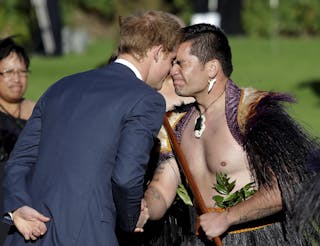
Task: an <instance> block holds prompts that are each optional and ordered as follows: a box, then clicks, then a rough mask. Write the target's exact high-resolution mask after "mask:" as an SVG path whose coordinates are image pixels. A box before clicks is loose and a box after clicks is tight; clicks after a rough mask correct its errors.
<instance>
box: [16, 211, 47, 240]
mask: <svg viewBox="0 0 320 246" xmlns="http://www.w3.org/2000/svg"><path fill="white" fill-rule="evenodd" d="M12 216H13V223H14V225H15V226H16V228H17V230H18V231H19V232H20V233H21V234H22V235H23V237H24V239H25V240H37V239H38V238H39V237H41V236H43V235H44V234H45V233H46V232H47V226H46V224H45V222H48V221H49V220H50V218H49V217H46V216H44V215H43V214H40V213H39V212H38V211H37V210H35V209H33V208H31V207H28V206H23V207H20V208H18V209H17V210H15V211H14V212H13V214H12Z"/></svg>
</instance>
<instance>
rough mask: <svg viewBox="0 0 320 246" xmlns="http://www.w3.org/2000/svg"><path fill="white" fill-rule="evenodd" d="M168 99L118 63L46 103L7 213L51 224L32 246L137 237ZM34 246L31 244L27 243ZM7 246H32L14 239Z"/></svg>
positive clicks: (30, 130) (32, 127)
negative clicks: (26, 212) (25, 213)
mask: <svg viewBox="0 0 320 246" xmlns="http://www.w3.org/2000/svg"><path fill="white" fill-rule="evenodd" d="M164 112H165V101H164V98H163V97H162V96H161V95H160V94H159V93H158V92H157V91H155V90H154V89H152V88H151V87H149V86H148V85H147V84H146V83H145V82H143V81H141V80H140V79H138V78H137V77H136V76H135V75H134V73H133V72H132V71H131V70H130V69H129V68H128V67H126V66H124V65H122V64H119V63H111V64H110V65H108V66H106V67H104V68H100V69H96V70H92V71H88V72H84V73H79V74H75V75H72V76H69V77H66V78H63V79H61V80H60V81H58V82H57V83H55V84H53V85H52V86H51V87H50V88H49V89H48V90H47V91H46V92H45V93H44V95H43V96H42V97H41V98H40V99H39V101H38V102H37V105H36V107H35V109H34V111H33V114H32V116H31V118H30V119H29V120H28V122H27V124H26V126H25V128H24V130H23V131H22V133H21V135H20V137H19V139H18V141H17V143H16V146H15V148H14V150H13V152H12V154H11V156H10V159H9V161H8V162H7V165H6V168H5V178H4V183H3V187H4V211H3V212H4V213H6V212H8V211H13V210H15V209H17V208H19V207H21V206H24V205H28V206H30V207H32V208H35V209H36V210H38V211H39V212H41V213H43V214H44V215H46V216H49V217H50V218H51V221H50V222H48V223H47V228H48V231H47V233H46V234H45V235H44V236H43V238H41V239H38V240H37V241H36V243H35V244H32V245H46V246H50V245H59V246H61V245H66V246H72V245H77V246H80V245H83V246H98V245H117V244H118V243H117V239H116V236H115V232H114V229H115V226H116V223H117V224H118V226H119V227H120V228H121V229H122V230H126V231H132V230H133V229H134V228H135V225H136V222H137V219H138V216H139V214H140V202H141V198H142V196H143V179H144V174H145V169H146V166H147V163H148V160H149V154H150V151H151V149H152V147H153V144H154V140H155V138H156V137H157V134H158V131H159V129H160V127H161V124H162V121H163V116H164ZM27 244H28V243H27ZM5 245H25V242H24V239H23V237H22V236H21V235H20V234H19V233H17V232H15V233H13V234H12V235H9V236H8V237H7V240H6V244H5Z"/></svg>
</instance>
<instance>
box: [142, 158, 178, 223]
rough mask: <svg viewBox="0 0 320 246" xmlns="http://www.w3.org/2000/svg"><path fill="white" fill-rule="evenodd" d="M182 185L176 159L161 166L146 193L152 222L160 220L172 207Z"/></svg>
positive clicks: (171, 159)
mask: <svg viewBox="0 0 320 246" xmlns="http://www.w3.org/2000/svg"><path fill="white" fill-rule="evenodd" d="M179 183H180V174H179V168H178V165H177V162H176V160H175V159H174V158H170V159H168V160H165V161H163V162H161V163H160V164H159V166H158V167H157V169H156V172H155V174H154V176H153V178H152V181H151V182H150V184H149V186H148V189H147V190H146V191H145V194H144V199H145V200H146V202H147V206H148V210H149V216H150V220H158V219H160V218H161V217H162V216H163V215H164V214H165V212H166V211H167V209H168V208H169V207H170V206H171V204H172V202H173V201H174V198H175V196H176V191H177V187H178V185H179Z"/></svg>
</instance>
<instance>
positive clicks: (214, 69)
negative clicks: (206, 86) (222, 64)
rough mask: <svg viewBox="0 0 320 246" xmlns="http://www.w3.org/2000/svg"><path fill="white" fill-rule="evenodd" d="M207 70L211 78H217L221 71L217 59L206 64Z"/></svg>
mask: <svg viewBox="0 0 320 246" xmlns="http://www.w3.org/2000/svg"><path fill="white" fill-rule="evenodd" d="M206 69H207V71H208V76H209V78H214V77H216V75H217V73H218V70H219V62H218V60H217V59H213V60H211V61H208V62H207V63H206Z"/></svg>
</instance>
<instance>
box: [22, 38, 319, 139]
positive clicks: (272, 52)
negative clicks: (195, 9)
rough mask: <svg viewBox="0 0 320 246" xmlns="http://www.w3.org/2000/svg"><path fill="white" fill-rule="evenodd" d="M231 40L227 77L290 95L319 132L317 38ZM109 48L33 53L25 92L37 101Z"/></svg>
mask: <svg viewBox="0 0 320 246" xmlns="http://www.w3.org/2000/svg"><path fill="white" fill-rule="evenodd" d="M230 44H231V48H232V52H233V64H234V72H233V74H232V76H231V78H232V79H233V80H234V81H235V82H236V83H237V84H238V85H240V86H251V87H255V88H257V89H261V90H274V91H281V92H287V93H290V94H292V95H293V96H295V98H296V100H297V104H294V105H293V106H292V107H291V106H290V107H289V108H288V110H289V113H290V114H291V115H292V116H293V117H295V118H296V119H297V120H298V121H299V122H300V123H302V124H303V126H304V127H306V128H307V129H309V130H310V131H311V133H312V134H313V135H314V136H316V137H320V117H319V113H320V110H319V106H320V62H319V54H320V39H319V38H318V39H269V40H267V39H251V38H250V39H249V38H243V37H231V38H230ZM113 49H114V45H113V42H111V41H110V40H109V41H108V40H99V41H95V42H92V43H91V44H90V45H89V46H88V48H87V50H86V52H85V53H83V54H70V55H65V56H63V57H43V56H36V55H34V56H33V57H32V59H31V68H30V69H31V71H32V73H31V75H30V78H29V88H28V91H27V94H26V97H27V98H30V99H34V100H37V99H38V98H39V96H40V95H41V94H42V93H43V92H44V91H45V90H46V89H47V88H48V86H49V85H50V84H52V83H53V82H55V81H56V80H58V79H59V78H61V77H63V76H66V75H70V74H72V73H76V72H80V71H85V70H88V69H91V68H94V67H96V66H98V65H100V64H101V63H103V62H105V61H106V60H107V59H108V57H109V56H110V55H111V53H112V51H113Z"/></svg>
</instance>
